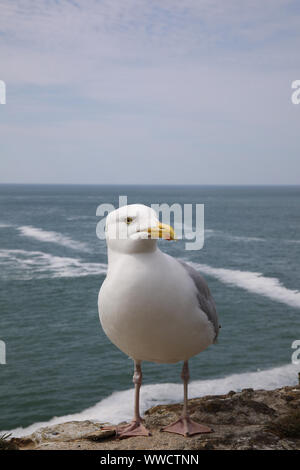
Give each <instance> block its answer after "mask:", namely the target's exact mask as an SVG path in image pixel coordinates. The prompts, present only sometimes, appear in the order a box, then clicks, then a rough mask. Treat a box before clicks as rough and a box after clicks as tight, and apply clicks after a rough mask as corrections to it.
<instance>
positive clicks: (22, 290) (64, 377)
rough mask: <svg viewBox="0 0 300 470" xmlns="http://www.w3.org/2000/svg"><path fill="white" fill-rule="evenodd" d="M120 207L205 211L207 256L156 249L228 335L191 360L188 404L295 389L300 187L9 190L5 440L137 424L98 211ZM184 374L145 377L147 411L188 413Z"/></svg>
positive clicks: (2, 208)
mask: <svg viewBox="0 0 300 470" xmlns="http://www.w3.org/2000/svg"><path fill="white" fill-rule="evenodd" d="M119 196H127V199H128V204H134V203H141V204H145V205H151V204H163V203H165V204H169V205H172V204H174V203H177V204H180V205H181V207H184V204H193V205H196V204H204V222H205V226H204V228H205V239H204V246H203V248H202V249H200V250H186V240H185V239H181V240H178V241H177V242H168V241H165V240H163V241H159V247H160V249H161V250H163V251H165V252H167V253H169V254H171V255H172V256H175V257H177V258H178V259H183V260H185V261H187V262H190V263H192V264H193V266H194V267H195V268H196V269H197V270H198V271H199V272H200V273H201V274H202V275H203V276H204V277H205V278H206V280H207V282H208V284H209V287H210V290H211V292H212V294H213V297H214V299H215V302H216V305H217V310H218V314H219V318H220V323H221V326H222V328H221V330H220V335H219V339H218V342H217V344H214V345H212V346H211V347H209V348H208V349H207V350H206V351H204V352H202V353H201V354H199V355H198V356H196V357H194V358H192V359H191V360H190V372H191V383H190V387H189V396H190V397H196V396H203V395H206V394H221V393H227V392H229V391H230V390H235V391H238V390H241V389H243V388H249V387H252V388H264V389H272V388H275V387H280V386H284V385H294V384H296V383H298V372H299V371H300V364H297V362H299V361H297V360H296V361H295V360H294V361H292V354H293V353H294V357H295V352H296V350H295V349H293V347H294V348H295V347H296V346H295V344H296V343H295V341H297V340H298V341H299V340H300V292H299V289H300V269H299V263H300V186H168V185H166V186H151V185H149V186H147V185H146V186H132V185H129V186H120V185H113V186H111V185H103V186H101V185H0V345H1V347H2V363H0V431H3V432H4V431H9V432H11V433H12V434H13V435H15V436H23V435H27V434H29V433H31V432H33V431H35V430H36V429H37V428H39V427H41V426H47V425H49V424H56V423H60V422H65V421H71V420H85V419H91V420H97V421H100V422H111V423H118V422H121V421H124V420H128V419H130V418H131V416H132V410H133V384H132V372H133V364H132V360H131V359H129V358H128V357H126V355H124V354H123V353H122V352H121V351H119V350H118V349H117V348H116V347H115V346H114V345H113V344H112V343H111V342H110V341H109V339H108V338H107V337H106V335H105V334H104V332H103V330H102V328H101V325H100V322H99V316H98V308H97V297H98V292H99V289H100V286H101V284H102V282H103V280H104V279H105V275H106V269H107V254H106V244H105V240H103V239H99V238H98V237H97V235H96V227H97V224H98V222H99V220H100V218H99V216H97V215H96V211H97V207H98V206H99V205H101V204H112V205H114V206H115V207H116V208H117V207H118V204H119ZM298 344H300V343H298ZM298 348H299V346H298ZM4 349H5V351H4ZM4 352H5V357H3V354H4ZM296 356H297V355H296ZM299 358H300V354H299ZM0 359H1V356H0ZM0 362H1V361H0ZM4 362H5V363H4ZM180 371H181V364H180V363H179V364H153V363H144V364H143V387H142V390H141V408H142V411H145V410H146V409H147V408H149V407H151V406H153V405H157V404H163V403H174V402H180V401H182V396H183V388H182V384H181V379H180Z"/></svg>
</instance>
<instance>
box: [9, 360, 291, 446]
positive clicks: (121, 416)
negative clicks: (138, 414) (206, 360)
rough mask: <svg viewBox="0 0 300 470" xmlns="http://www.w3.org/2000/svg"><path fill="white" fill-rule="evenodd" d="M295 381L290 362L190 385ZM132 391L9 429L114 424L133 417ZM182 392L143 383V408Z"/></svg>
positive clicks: (212, 390)
mask: <svg viewBox="0 0 300 470" xmlns="http://www.w3.org/2000/svg"><path fill="white" fill-rule="evenodd" d="M296 383H297V366H295V365H293V364H289V365H286V366H282V367H276V368H274V369H268V370H263V371H259V372H245V373H242V374H233V375H229V376H228V377H224V378H219V379H213V380H197V381H193V382H191V383H190V385H189V397H190V398H196V397H201V396H204V395H220V394H223V393H228V392H229V391H230V390H234V391H241V390H242V389H243V388H250V387H251V388H254V389H265V390H272V389H274V388H279V387H283V386H286V385H296ZM133 393H134V392H133V388H131V389H130V390H125V391H122V392H114V393H113V394H112V395H110V396H109V397H107V398H104V399H103V400H101V401H100V402H98V403H97V404H96V405H94V406H92V407H90V408H87V409H86V410H83V411H81V412H80V413H75V414H69V415H65V416H59V417H54V418H52V419H50V420H49V421H43V422H39V423H34V424H32V425H31V426H28V427H26V428H22V427H19V428H17V429H14V430H12V431H6V432H10V433H12V435H13V436H15V437H20V436H25V435H28V434H31V433H32V432H34V431H36V430H37V429H39V428H41V427H44V426H51V425H54V424H59V423H65V422H67V421H84V420H91V421H97V422H102V423H104V422H109V423H113V424H118V423H120V422H122V421H128V420H130V419H131V418H132V410H133ZM182 396H183V387H182V384H177V383H176V384H174V383H172V384H170V383H167V384H157V385H144V386H143V387H142V388H141V411H142V413H144V412H145V411H146V410H147V409H149V408H151V407H152V406H155V405H157V404H167V403H176V402H181V401H182ZM1 432H2V431H1ZM3 432H5V431H3Z"/></svg>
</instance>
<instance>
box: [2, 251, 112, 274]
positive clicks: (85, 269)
mask: <svg viewBox="0 0 300 470" xmlns="http://www.w3.org/2000/svg"><path fill="white" fill-rule="evenodd" d="M0 258H1V263H3V264H5V267H6V268H8V270H6V272H5V273H4V272H3V270H2V271H1V272H2V274H3V275H5V278H6V279H7V277H8V276H9V277H10V278H14V279H25V280H28V279H32V278H35V279H36V278H39V279H41V278H45V277H46V278H55V277H81V276H90V275H99V274H105V273H106V270H107V265H106V264H104V263H88V262H84V261H82V260H80V259H77V258H68V257H65V256H54V255H50V254H49V253H43V252H42V251H25V250H0ZM10 270H11V271H10Z"/></svg>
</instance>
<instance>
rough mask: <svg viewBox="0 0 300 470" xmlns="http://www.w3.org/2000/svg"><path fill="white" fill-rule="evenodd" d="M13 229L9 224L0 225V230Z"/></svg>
mask: <svg viewBox="0 0 300 470" xmlns="http://www.w3.org/2000/svg"><path fill="white" fill-rule="evenodd" d="M8 227H13V226H12V225H11V224H0V228H8Z"/></svg>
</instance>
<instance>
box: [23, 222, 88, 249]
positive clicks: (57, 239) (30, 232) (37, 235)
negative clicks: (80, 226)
mask: <svg viewBox="0 0 300 470" xmlns="http://www.w3.org/2000/svg"><path fill="white" fill-rule="evenodd" d="M18 230H19V232H21V235H23V236H25V237H30V238H34V239H35V240H38V241H40V242H47V243H55V244H57V245H62V246H66V247H68V248H71V249H72V250H80V251H89V248H88V246H87V244H86V243H83V242H78V241H75V240H72V239H71V238H69V237H66V236H65V235H62V234H61V233H58V232H48V231H46V230H42V229H41V228H37V227H32V226H31V225H24V226H22V227H18Z"/></svg>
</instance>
